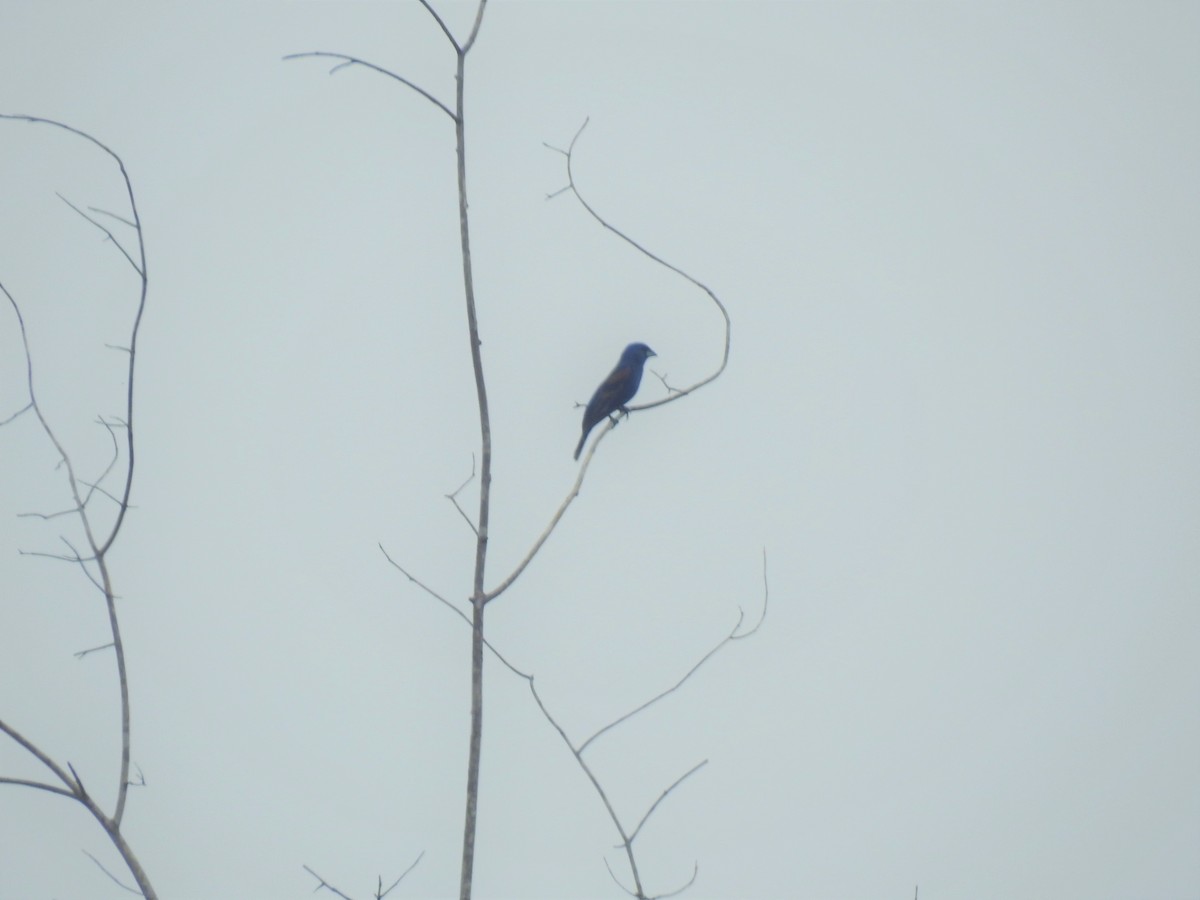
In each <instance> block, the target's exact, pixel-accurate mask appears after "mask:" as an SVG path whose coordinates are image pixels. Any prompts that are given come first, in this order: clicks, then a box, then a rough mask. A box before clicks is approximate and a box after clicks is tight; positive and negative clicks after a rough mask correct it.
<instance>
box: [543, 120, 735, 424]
mask: <svg viewBox="0 0 1200 900" xmlns="http://www.w3.org/2000/svg"><path fill="white" fill-rule="evenodd" d="M587 126H588V120H587V119H584V121H583V124H582V125H580V126H579V130H578V131H577V132H575V137H573V138H571V143H570V145H569V146H568V148H567V149H566V150H561V149H559V148H558V147H552V146H551V145H549V144H546V145H545V146H546V147H547V148H548V149H550V150H554V151H555V152H556V153H561V154H562V155H563V156H565V157H566V158H567V186H566V187H565V188H562V189H561V190H559V191H556V192H554V193H553V194H551V195H549V197H547V199H552V198H553V197H557V196H558V195H559V194H562V193H564V192H565V191H570V192H571V193H572V194H574V195H575V199H576V200H578V201H579V203H580V205H581V206H582V207H583V208H584V209H585V210H587V212H588V214H589V215H590V216H591V217H592V218H593V219H595V220H596V221H597V222H599V223H600V225H601V226H603V227H604V228H605V229H607V230H608V231H610V232H612V233H613V234H614V235H616V236H617V237H618V238H620V239H621V240H623V241H624V242H625V243H627V244H629V246H631V247H633V248H634V249H635V250H637V251H638V252H639V253H641V254H642V255H643V256H645V257H647V258H648V259H650V260H653V261H654V262H656V263H658V264H659V265H660V266H664V267H666V268H667V269H670V270H671V271H672V272H674V273H675V274H676V275H678V276H679V277H681V278H683V279H684V280H686V281H688V282H690V283H691V284H693V285H695V286H696V287H697V288H699V289H700V290H702V291H703V292H704V293H705V294H707V295H708V297H709V299H710V300H711V301H712V302H713V304H714V305H715V306H716V307H717V310H718V312H720V314H721V318H722V319H723V320H724V323H725V346H724V350H723V352H722V354H721V364H720V365H719V366H718V367H717V369H716V371H714V372H712V373H711V374H709V375H708V376H706V377H705V378H702V379H700V381H697V382H696V383H695V384H693V385H691V386H690V387H686V388H679V389H676V390H675V392H674V393H673V394H672V395H671V396H669V397H664V398H663V399H662V400H655V401H652V402H650V403H643V404H639V405H638V406H631V407H629V409H630V411H631V412H636V411H638V410H641V409H653V408H654V407H656V406H662V405H664V404H666V403H672V402H674V401H675V400H679V399H680V398H682V397H685V396H687V395H688V394H690V393H692V392H693V391H697V390H699V389H700V388H702V387H704V385H706V384H709V383H710V382H712V381H714V380H716V379H717V378H718V377H720V375H721V373H722V372H724V371H725V367H726V365H728V364H729V344H730V332H731V330H732V327H733V322H732V320H731V319H730V318H729V311H728V310H727V309H726V308H725V304H724V303H722V302H721V300H720V298H719V297H717V295H716V294H715V293H714V292H713V291H712V289H711V288H709V287H708V286H707V285H706V284H704V283H703V282H701V281H699V280H698V279H696V278H694V277H692V276H691V275H689V274H688V273H687V272H685V271H684V270H683V269H681V268H679V267H678V266H676V265H673V264H672V263H669V262H667V261H666V260H665V259H663V258H662V257H661V256H658V255H657V254H655V253H653V252H651V251H650V250H648V249H646V247H644V246H643V245H642V244H640V243H639V242H638V241H635V240H634V239H633V238H631V237H630V236H629V235H627V234H626V233H625V232H624V231H622V230H621V229H619V228H617V227H616V226H614V225H612V224H611V223H610V222H609V221H608V220H607V219H605V218H604V217H603V216H601V215H600V213H598V212H596V210H595V208H594V207H593V206H592V205H591V204H590V203H588V201H587V199H586V198H585V197H584V196H583V193H582V192H581V191H580V190H579V186H578V183H577V182H576V180H575V145H576V144H577V143H579V138H580V137H582V135H583V131H584V129H585V128H587Z"/></svg>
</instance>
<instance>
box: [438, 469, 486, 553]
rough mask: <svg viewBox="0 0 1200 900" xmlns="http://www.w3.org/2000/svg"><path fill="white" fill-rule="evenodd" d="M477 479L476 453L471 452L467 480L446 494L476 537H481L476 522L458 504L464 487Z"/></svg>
mask: <svg viewBox="0 0 1200 900" xmlns="http://www.w3.org/2000/svg"><path fill="white" fill-rule="evenodd" d="M474 480H475V454H474V453H472V454H471V474H470V475H468V476H467V480H466V481H464V482H463V483H462V484H460V485H459V486H458V487H457V488H455V489H454V490H453V491H452V492H450V493H449V494H446V495H445V496H446V499H447V500H449V501H450V502H451V503H453V504H454V508H455V509H457V510H458V514H459V515H460V516H462V517H463V521H465V522H466V523H467V525H468V527H469V528H470V529H471V531H472V532H473V533H474V535H475V537H479V529H478V528H476V527H475V523H474V522H472V521H471V517H470V516H468V515H467V514H466V512H465V511H464V510H463V508H462V507H461V506H459V505H458V495H459V494H460V493H462V489H463V488H465V487H466V486H467V485H468V484H470V483H471V482H472V481H474Z"/></svg>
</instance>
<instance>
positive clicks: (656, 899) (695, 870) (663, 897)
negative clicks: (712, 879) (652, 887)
mask: <svg viewBox="0 0 1200 900" xmlns="http://www.w3.org/2000/svg"><path fill="white" fill-rule="evenodd" d="M699 874H700V864H699V863H692V877H691V878H689V879H688V880H687V883H686V884H684V885H682V886H680V887H677V888H675V890H673V891H668V892H667V893H665V894H655V895H654V896H653V897H648V898H646V900H667V898H668V897H678V896H679V895H680V894H682V893H683V892H684V891H686V890H687V889H688V888H690V887H691V886H692V885H693V884H695V883H696V876H697V875H699Z"/></svg>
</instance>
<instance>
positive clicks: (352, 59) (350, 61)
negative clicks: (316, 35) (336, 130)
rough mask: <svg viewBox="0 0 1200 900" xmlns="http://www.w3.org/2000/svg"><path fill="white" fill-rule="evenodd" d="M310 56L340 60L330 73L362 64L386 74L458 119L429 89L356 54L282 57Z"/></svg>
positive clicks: (299, 56)
mask: <svg viewBox="0 0 1200 900" xmlns="http://www.w3.org/2000/svg"><path fill="white" fill-rule="evenodd" d="M310 56H317V57H325V58H328V59H340V60H342V62H341V64H340V65H336V66H334V67H333V68H332V69H330V70H329V74H330V75H332V74H333V73H334V72H336V71H337V70H338V69H344V68H345V67H346V66H362V67H363V68H364V69H370V70H371V71H372V72H378V73H379V74H380V75H386V76H387V77H388V78H394V79H395V80H396V81H398V82H400V83H401V84H402V85H404V86H405V87H409V88H412V89H413V90H414V91H416V92H417V93H418V94H420V95H421V96H422V97H424V98H425V99H426V100H428V101H429V102H430V103H432V104H433V105H434V106H436V107H437V108H438V109H440V110H441V111H442V112H444V113H445V114H446V115H448V116H449V117H450V118H451V119H453V120H455V121H456V122H457V121H458V116H456V115H455V114H454V113H453V112H451V110H450V107H448V106H447V105H446V104H445V103H443V102H442V101H441V100H439V99H438V98H437V97H435V96H433V94H431V93H429V91H427V90H425V88H423V87H421V86H420V85H418V84H414V83H413V82H411V81H409V80H408V79H407V78H405V77H404V76H403V75H397V74H396V73H395V72H392V71H389V70H388V69H385V68H383V66H377V65H375V63H371V62H367V61H366V60H365V59H359V58H358V57H357V56H347V55H346V54H345V53H329V52H328V51H325V50H309V51H306V52H304V53H289V54H288V55H287V56H285V57H283V59H284V61H285V62H286V61H288V60H292V59H303V58H304V57H310Z"/></svg>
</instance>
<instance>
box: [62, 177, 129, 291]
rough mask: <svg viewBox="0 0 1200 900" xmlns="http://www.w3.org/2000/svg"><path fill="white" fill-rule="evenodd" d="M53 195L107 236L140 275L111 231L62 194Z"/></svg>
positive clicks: (126, 251)
mask: <svg viewBox="0 0 1200 900" xmlns="http://www.w3.org/2000/svg"><path fill="white" fill-rule="evenodd" d="M55 193H56V194H57V196H58V199H59V200H61V201H62V202H63V203H65V204H67V206H69V207H71V209H73V210H75V212H77V213H79V215H80V217H81V218H83V219H86V220H87V221H88V222H91V223H92V224H93V225H95V226H96V227H97V228H99V229H100V230H101V231H103V232H104V233H105V234H106V235H108V239H109V240H110V241H112V242H113V244H114V245H116V248H117V249H118V250H120V251H121V255H122V256H124V257H125V259H126V260H128V261H129V264H130V265H131V266H133V271H135V272H137V273H138V275H139V276H140V275H141V274H142V270H141V269H139V268H138V264H137V263H136V262H134V261H133V257H132V256H130V255H129V251H128V250H126V249H125V247H124V245H122V244H121V242H120V241H118V240H117V238H116V236H115V235H113V233H112V232H111V231H109V230H108V229H107V228H105V227H104V226H103V225H101V224H100V223H99V222H97V221H96V220H95V219H93V218H92V217H91V216H89V215H88V214H87V213H85V212H84V211H83V210H82V209H80V208H79V207H78V206H76V205H75V204H74V203H72V202H71V201H70V200H68V199H67V198H66V197H64V196H63V195H62V194H58V192H57V191H56V192H55Z"/></svg>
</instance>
